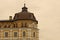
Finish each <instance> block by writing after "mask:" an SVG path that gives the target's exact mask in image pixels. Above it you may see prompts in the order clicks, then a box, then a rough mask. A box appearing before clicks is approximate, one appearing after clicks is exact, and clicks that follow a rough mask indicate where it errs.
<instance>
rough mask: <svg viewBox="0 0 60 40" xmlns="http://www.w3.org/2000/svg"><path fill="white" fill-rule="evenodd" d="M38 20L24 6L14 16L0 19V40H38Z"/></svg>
mask: <svg viewBox="0 0 60 40" xmlns="http://www.w3.org/2000/svg"><path fill="white" fill-rule="evenodd" d="M37 25H38V21H37V20H36V18H35V16H34V14H33V13H30V12H28V8H27V7H26V6H25V4H24V7H23V8H22V11H21V12H19V13H16V14H15V16H14V18H12V16H9V20H0V40H39V29H38V26H37Z"/></svg>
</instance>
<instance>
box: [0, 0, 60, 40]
mask: <svg viewBox="0 0 60 40" xmlns="http://www.w3.org/2000/svg"><path fill="white" fill-rule="evenodd" d="M24 3H26V6H27V7H28V10H29V12H32V13H34V15H35V16H36V19H37V20H38V22H39V24H38V27H39V29H40V35H39V36H40V37H39V38H40V40H60V0H0V20H6V19H8V18H9V16H10V15H11V16H14V14H15V13H18V12H20V11H21V8H22V7H23V6H24Z"/></svg>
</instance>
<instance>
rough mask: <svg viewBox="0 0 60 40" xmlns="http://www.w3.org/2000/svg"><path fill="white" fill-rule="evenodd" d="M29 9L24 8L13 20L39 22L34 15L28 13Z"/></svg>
mask: <svg viewBox="0 0 60 40" xmlns="http://www.w3.org/2000/svg"><path fill="white" fill-rule="evenodd" d="M27 9H28V8H27V7H26V6H25V4H24V7H23V8H22V11H21V12H19V13H16V14H15V16H14V18H13V20H34V21H37V20H36V18H35V16H34V14H33V13H30V12H28V10H27Z"/></svg>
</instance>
